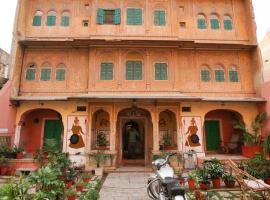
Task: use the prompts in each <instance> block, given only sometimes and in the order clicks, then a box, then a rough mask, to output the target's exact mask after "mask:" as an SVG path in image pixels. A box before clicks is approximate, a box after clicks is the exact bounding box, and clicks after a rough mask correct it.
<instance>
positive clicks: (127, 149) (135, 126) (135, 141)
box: [122, 119, 145, 160]
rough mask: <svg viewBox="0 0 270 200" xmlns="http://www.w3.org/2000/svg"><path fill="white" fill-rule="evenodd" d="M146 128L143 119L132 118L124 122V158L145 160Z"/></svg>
mask: <svg viewBox="0 0 270 200" xmlns="http://www.w3.org/2000/svg"><path fill="white" fill-rule="evenodd" d="M144 129H145V127H144V123H143V120H139V119H137V120H130V121H128V122H126V123H124V126H123V129H122V148H123V154H122V155H123V159H124V160H144V158H145V156H144V155H145V151H144V149H145V148H144V146H145V141H144V138H145V137H144V135H145V134H144Z"/></svg>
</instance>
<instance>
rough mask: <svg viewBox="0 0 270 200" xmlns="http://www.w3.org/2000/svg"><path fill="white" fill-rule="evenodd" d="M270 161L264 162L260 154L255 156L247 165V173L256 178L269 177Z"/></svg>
mask: <svg viewBox="0 0 270 200" xmlns="http://www.w3.org/2000/svg"><path fill="white" fill-rule="evenodd" d="M269 166H270V161H268V160H266V159H265V158H264V156H263V155H262V154H257V155H256V156H255V158H252V159H250V160H249V161H248V163H247V172H248V173H249V174H250V175H251V176H253V177H255V178H257V179H262V180H264V179H266V178H268V177H269V176H270V168H269Z"/></svg>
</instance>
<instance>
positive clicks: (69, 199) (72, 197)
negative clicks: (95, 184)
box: [67, 195, 76, 200]
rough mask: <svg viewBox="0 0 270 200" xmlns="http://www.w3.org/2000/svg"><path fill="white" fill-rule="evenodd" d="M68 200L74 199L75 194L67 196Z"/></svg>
mask: <svg viewBox="0 0 270 200" xmlns="http://www.w3.org/2000/svg"><path fill="white" fill-rule="evenodd" d="M67 199H68V200H76V195H74V196H69V197H67Z"/></svg>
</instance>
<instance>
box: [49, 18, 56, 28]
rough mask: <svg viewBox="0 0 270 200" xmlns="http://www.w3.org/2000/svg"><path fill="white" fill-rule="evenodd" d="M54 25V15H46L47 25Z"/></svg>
mask: <svg viewBox="0 0 270 200" xmlns="http://www.w3.org/2000/svg"><path fill="white" fill-rule="evenodd" d="M55 25H56V16H48V17H47V26H55Z"/></svg>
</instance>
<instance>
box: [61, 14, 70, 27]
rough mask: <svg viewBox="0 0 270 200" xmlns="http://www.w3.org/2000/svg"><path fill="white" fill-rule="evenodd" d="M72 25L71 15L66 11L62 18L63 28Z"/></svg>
mask: <svg viewBox="0 0 270 200" xmlns="http://www.w3.org/2000/svg"><path fill="white" fill-rule="evenodd" d="M69 24H70V13H69V12H68V11H65V12H63V13H62V16H61V26H63V27H67V26H69Z"/></svg>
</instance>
